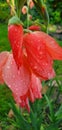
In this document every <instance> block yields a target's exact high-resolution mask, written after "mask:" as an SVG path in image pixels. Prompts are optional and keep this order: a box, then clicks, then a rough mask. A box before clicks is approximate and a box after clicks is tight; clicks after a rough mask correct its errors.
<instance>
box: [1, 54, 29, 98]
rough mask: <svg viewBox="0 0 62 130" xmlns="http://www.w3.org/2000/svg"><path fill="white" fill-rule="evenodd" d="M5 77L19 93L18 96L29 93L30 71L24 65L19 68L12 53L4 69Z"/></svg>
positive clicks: (9, 84)
mask: <svg viewBox="0 0 62 130" xmlns="http://www.w3.org/2000/svg"><path fill="white" fill-rule="evenodd" d="M3 79H4V81H5V83H6V84H7V85H8V87H9V88H10V89H11V91H12V92H13V93H15V94H16V95H18V98H19V97H20V96H23V95H25V94H26V93H27V91H28V88H29V83H30V73H29V71H28V70H27V69H26V68H25V67H24V66H23V65H22V66H21V67H20V69H18V68H17V66H16V63H15V61H14V58H13V55H12V54H10V56H9V58H8V60H7V63H6V64H5V67H4V69H3Z"/></svg>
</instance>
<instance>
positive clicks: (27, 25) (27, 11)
mask: <svg viewBox="0 0 62 130" xmlns="http://www.w3.org/2000/svg"><path fill="white" fill-rule="evenodd" d="M28 27H29V0H27V28H28Z"/></svg>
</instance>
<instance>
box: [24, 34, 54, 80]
mask: <svg viewBox="0 0 62 130" xmlns="http://www.w3.org/2000/svg"><path fill="white" fill-rule="evenodd" d="M24 46H25V48H26V52H27V60H28V63H29V65H30V67H31V69H32V70H33V72H34V73H35V74H37V75H38V76H40V77H41V78H43V79H50V78H52V77H54V75H55V73H54V70H53V68H52V64H53V61H52V58H51V56H50V55H49V54H48V52H47V50H46V46H45V43H44V39H43V41H42V39H41V33H38V32H33V33H29V34H26V35H25V36H24Z"/></svg>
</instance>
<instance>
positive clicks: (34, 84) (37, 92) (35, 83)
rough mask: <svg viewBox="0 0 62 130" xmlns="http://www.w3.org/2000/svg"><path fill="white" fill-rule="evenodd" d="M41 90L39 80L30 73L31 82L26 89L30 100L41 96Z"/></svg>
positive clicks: (32, 100)
mask: <svg viewBox="0 0 62 130" xmlns="http://www.w3.org/2000/svg"><path fill="white" fill-rule="evenodd" d="M41 91H42V85H41V81H40V80H39V78H37V77H36V76H35V75H34V74H33V73H32V75H31V83H30V87H29V91H28V97H29V99H30V100H31V102H34V101H35V100H36V99H40V98H41V97H42V93H41Z"/></svg>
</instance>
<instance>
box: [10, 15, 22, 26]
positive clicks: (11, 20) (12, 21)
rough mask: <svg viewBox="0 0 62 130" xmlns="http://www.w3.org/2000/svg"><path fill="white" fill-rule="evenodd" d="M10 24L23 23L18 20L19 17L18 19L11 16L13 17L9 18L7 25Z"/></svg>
mask: <svg viewBox="0 0 62 130" xmlns="http://www.w3.org/2000/svg"><path fill="white" fill-rule="evenodd" d="M10 24H16V25H20V24H22V25H23V23H22V22H21V21H20V19H19V18H18V17H17V16H13V17H12V18H11V19H10V20H9V23H8V25H10Z"/></svg>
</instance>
